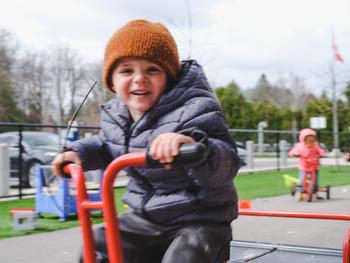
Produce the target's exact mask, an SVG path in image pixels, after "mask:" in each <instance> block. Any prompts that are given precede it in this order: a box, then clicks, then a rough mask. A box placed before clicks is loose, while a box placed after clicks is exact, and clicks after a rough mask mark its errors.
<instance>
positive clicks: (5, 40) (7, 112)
mask: <svg viewBox="0 0 350 263" xmlns="http://www.w3.org/2000/svg"><path fill="white" fill-rule="evenodd" d="M15 42H16V41H15V37H14V36H13V35H11V34H10V33H9V32H7V31H5V30H1V29H0V121H2V122H23V121H25V120H26V116H25V114H24V112H23V111H21V110H20V109H19V108H18V107H17V104H16V102H15V99H14V93H13V89H12V80H11V71H12V67H13V65H14V63H15V56H14V54H15V53H14V50H15Z"/></svg>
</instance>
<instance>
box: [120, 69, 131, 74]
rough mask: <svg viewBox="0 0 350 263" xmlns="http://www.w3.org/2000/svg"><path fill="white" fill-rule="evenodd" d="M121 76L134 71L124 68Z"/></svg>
mask: <svg viewBox="0 0 350 263" xmlns="http://www.w3.org/2000/svg"><path fill="white" fill-rule="evenodd" d="M118 72H119V73H120V74H131V73H132V72H133V71H132V69H129V68H123V69H120V70H119V71H118Z"/></svg>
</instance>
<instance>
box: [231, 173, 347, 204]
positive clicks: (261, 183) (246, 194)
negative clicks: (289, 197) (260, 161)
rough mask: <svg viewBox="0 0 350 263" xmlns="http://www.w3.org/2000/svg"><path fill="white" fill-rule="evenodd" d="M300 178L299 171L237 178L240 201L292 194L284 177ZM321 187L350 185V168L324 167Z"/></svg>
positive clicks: (321, 174)
mask: <svg viewBox="0 0 350 263" xmlns="http://www.w3.org/2000/svg"><path fill="white" fill-rule="evenodd" d="M284 174H288V175H290V176H293V177H298V174H299V172H298V170H297V169H292V170H285V171H273V172H259V173H254V174H242V175H239V176H237V177H236V179H235V185H236V188H237V191H238V196H239V199H240V200H244V199H250V200H254V199H256V198H261V197H272V196H278V195H285V194H289V193H290V189H288V188H287V187H286V186H285V185H284V180H283V175H284ZM319 180H320V182H319V185H320V187H324V186H326V185H330V186H337V185H345V184H350V167H340V168H339V169H337V168H336V167H322V168H321V169H320V176H319Z"/></svg>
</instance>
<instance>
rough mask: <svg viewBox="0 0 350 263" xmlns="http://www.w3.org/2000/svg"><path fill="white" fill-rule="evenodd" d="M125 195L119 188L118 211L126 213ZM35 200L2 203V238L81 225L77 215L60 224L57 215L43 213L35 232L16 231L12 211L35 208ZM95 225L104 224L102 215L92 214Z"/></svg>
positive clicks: (117, 191) (0, 235)
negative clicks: (123, 199) (123, 201)
mask: <svg viewBox="0 0 350 263" xmlns="http://www.w3.org/2000/svg"><path fill="white" fill-rule="evenodd" d="M124 193H125V188H118V189H117V190H116V191H115V195H116V199H117V211H118V212H119V213H121V212H125V211H126V210H127V207H126V206H125V205H124V204H123V203H122V202H121V196H122V195H123V194H124ZM34 207H35V199H34V198H26V199H21V200H12V201H0V238H6V237H13V236H21V235H29V234H34V233H41V232H48V231H55V230H60V229H66V228H71V227H75V226H78V225H79V222H78V219H77V216H76V215H70V217H69V218H68V220H66V221H64V222H60V221H59V220H58V219H59V218H58V216H57V215H52V214H46V213H43V216H42V218H38V219H37V220H36V222H37V223H38V227H37V228H36V229H35V230H14V229H13V227H12V219H11V217H10V210H11V209H12V208H34ZM92 218H93V219H92V221H93V223H100V222H102V217H101V213H98V212H94V213H93V214H92Z"/></svg>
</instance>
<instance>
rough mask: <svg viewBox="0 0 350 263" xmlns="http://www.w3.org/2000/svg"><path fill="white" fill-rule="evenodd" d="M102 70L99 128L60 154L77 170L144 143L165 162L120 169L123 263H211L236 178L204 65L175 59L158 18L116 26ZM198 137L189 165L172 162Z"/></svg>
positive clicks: (100, 234)
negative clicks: (123, 175)
mask: <svg viewBox="0 0 350 263" xmlns="http://www.w3.org/2000/svg"><path fill="white" fill-rule="evenodd" d="M103 78H104V82H105V85H106V86H107V88H108V89H109V90H110V91H112V92H114V93H115V94H116V97H115V98H113V99H112V100H110V101H109V102H107V103H106V104H104V105H103V106H102V116H101V130H100V132H99V134H98V135H95V136H92V137H90V138H86V139H82V140H79V141H76V142H74V143H72V145H71V148H70V149H68V150H67V151H65V152H64V153H62V154H60V155H58V156H57V157H56V158H55V160H54V162H53V170H54V172H55V173H56V174H61V171H60V169H61V165H62V163H63V162H65V161H68V160H69V161H72V162H74V163H77V164H80V165H81V166H82V167H83V169H84V170H95V169H103V168H105V167H106V166H107V165H108V164H109V163H110V162H111V161H112V160H113V159H114V158H116V157H118V156H120V155H123V154H125V153H128V152H134V151H140V150H143V149H147V148H148V149H149V152H150V154H151V156H152V157H153V158H154V159H157V160H159V161H160V162H161V163H162V164H164V168H136V167H132V168H129V169H128V170H127V173H128V176H129V182H128V185H127V190H128V191H127V193H126V194H125V196H124V197H123V201H124V202H125V203H126V204H128V206H129V207H130V208H131V212H130V213H125V214H122V215H120V218H119V224H120V231H121V237H122V246H123V253H124V258H125V262H126V263H130V262H152V263H153V262H166V263H170V262H181V263H186V262H187V263H193V262H198V263H199V262H201V263H203V262H211V263H214V262H217V260H219V259H220V260H222V259H228V256H227V254H226V255H225V257H226V258H219V257H220V255H221V256H222V254H223V253H222V252H223V251H224V248H225V247H227V244H228V243H229V241H230V240H231V238H232V237H231V233H232V231H231V227H230V223H231V221H232V220H233V219H235V218H236V217H237V195H236V190H235V187H234V184H233V178H234V176H235V175H236V173H237V170H238V169H239V159H238V157H237V152H236V148H235V146H234V142H233V141H232V139H231V137H230V135H229V133H228V129H227V126H226V122H225V120H224V117H223V113H222V111H221V108H220V106H219V104H218V101H217V99H216V96H215V94H214V93H213V91H212V90H211V88H210V87H209V84H208V81H207V79H206V77H205V75H204V72H203V70H202V68H201V66H200V65H199V64H198V63H197V62H196V61H194V60H188V61H183V62H182V63H180V61H179V56H178V50H177V46H176V43H175V41H174V39H173V37H172V35H171V34H170V32H169V31H168V30H167V28H166V27H165V26H163V25H162V24H160V23H152V22H149V21H146V20H134V21H131V22H129V23H128V24H126V25H124V26H123V27H121V28H120V29H119V30H118V31H117V32H116V33H115V34H114V35H113V36H112V38H111V39H110V41H109V43H108V45H107V47H106V50H105V59H104V68H103ZM193 142H202V143H204V144H205V145H206V146H207V149H208V153H207V154H206V155H205V157H203V158H202V159H201V160H199V161H197V162H196V163H193V164H192V165H181V164H173V165H171V164H169V163H171V162H172V160H173V158H174V156H176V155H177V154H178V152H179V147H180V145H181V144H187V143H193ZM96 234H97V250H98V253H97V258H98V262H108V257H107V250H106V244H105V240H104V229H99V230H98V231H97V232H96Z"/></svg>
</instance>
